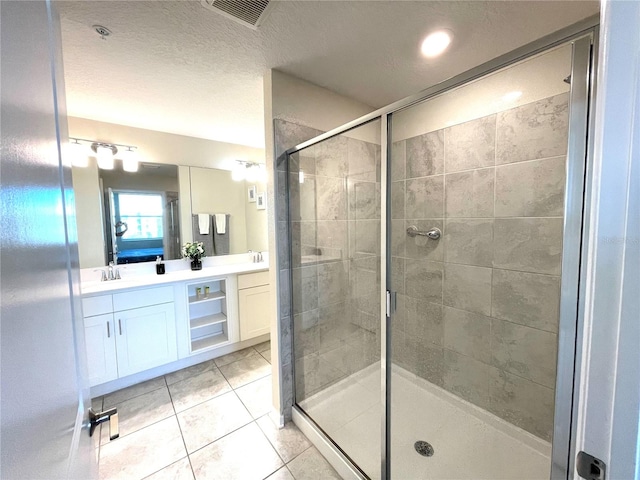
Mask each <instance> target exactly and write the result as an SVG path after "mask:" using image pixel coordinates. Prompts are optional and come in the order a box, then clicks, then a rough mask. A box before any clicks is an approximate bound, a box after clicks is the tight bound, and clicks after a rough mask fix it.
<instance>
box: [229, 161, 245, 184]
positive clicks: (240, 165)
mask: <svg viewBox="0 0 640 480" xmlns="http://www.w3.org/2000/svg"><path fill="white" fill-rule="evenodd" d="M245 170H246V167H245V166H244V162H243V161H241V160H236V163H235V164H234V165H233V168H232V169H231V180H233V181H234V182H241V181H242V180H244V176H245Z"/></svg>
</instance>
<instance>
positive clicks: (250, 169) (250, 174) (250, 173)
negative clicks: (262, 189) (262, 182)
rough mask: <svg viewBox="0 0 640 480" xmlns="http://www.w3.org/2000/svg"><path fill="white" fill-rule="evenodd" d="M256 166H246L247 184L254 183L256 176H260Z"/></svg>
mask: <svg viewBox="0 0 640 480" xmlns="http://www.w3.org/2000/svg"><path fill="white" fill-rule="evenodd" d="M259 168H260V167H258V165H255V164H249V165H247V182H249V183H255V182H256V181H257V180H258V176H259V174H260V171H259Z"/></svg>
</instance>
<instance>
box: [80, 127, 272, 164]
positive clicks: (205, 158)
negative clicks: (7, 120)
mask: <svg viewBox="0 0 640 480" xmlns="http://www.w3.org/2000/svg"><path fill="white" fill-rule="evenodd" d="M69 136H70V137H73V138H84V139H87V140H98V141H102V142H106V143H119V144H124V145H135V146H136V147H138V151H137V153H138V156H139V158H140V160H141V161H147V162H154V163H169V164H173V165H190V166H194V167H207V168H222V169H227V170H230V169H231V166H232V165H233V162H234V160H236V159H238V160H250V161H252V162H256V163H264V150H263V149H261V148H253V147H246V146H244V145H236V144H233V143H224V142H216V141H213V140H205V139H202V138H195V137H186V136H184V135H175V134H172V133H164V132H156V131H153V130H145V129H142V128H134V127H127V126H124V125H116V124H113V123H105V122H98V121H95V120H88V119H86V118H77V117H69Z"/></svg>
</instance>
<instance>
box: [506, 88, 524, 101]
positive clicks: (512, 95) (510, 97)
mask: <svg viewBox="0 0 640 480" xmlns="http://www.w3.org/2000/svg"><path fill="white" fill-rule="evenodd" d="M521 96H522V92H521V91H520V90H514V91H513V92H509V93H507V94H505V95H504V96H503V97H502V100H504V101H505V102H513V101H515V100H517V99H519V98H520V97H521Z"/></svg>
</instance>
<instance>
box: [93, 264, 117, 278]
mask: <svg viewBox="0 0 640 480" xmlns="http://www.w3.org/2000/svg"><path fill="white" fill-rule="evenodd" d="M94 272H100V281H101V282H107V281H109V280H120V279H121V278H122V277H121V276H120V269H119V268H116V266H115V264H114V263H113V262H109V265H107V267H106V269H102V268H97V269H95V270H94Z"/></svg>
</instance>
